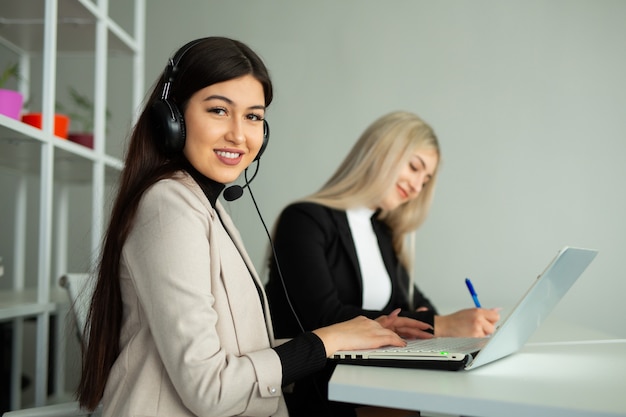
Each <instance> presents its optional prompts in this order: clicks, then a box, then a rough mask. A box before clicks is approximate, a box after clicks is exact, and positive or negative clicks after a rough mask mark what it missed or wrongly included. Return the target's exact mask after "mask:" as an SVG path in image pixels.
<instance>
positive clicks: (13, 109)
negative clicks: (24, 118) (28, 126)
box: [0, 89, 24, 120]
mask: <svg viewBox="0 0 626 417" xmlns="http://www.w3.org/2000/svg"><path fill="white" fill-rule="evenodd" d="M23 103H24V96H23V95H22V93H20V92H19V91H14V90H4V89H0V114H4V115H5V116H8V117H10V118H11V119H15V120H20V113H21V112H22V104H23Z"/></svg>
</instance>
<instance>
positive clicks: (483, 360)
mask: <svg viewBox="0 0 626 417" xmlns="http://www.w3.org/2000/svg"><path fill="white" fill-rule="evenodd" d="M597 254H598V251H596V250H592V249H582V248H572V247H565V248H563V249H561V250H560V251H559V252H558V253H557V255H556V256H555V257H554V259H552V261H551V262H550V263H549V264H548V266H547V267H546V268H545V270H544V271H543V272H542V273H541V274H540V275H539V276H538V277H537V279H536V280H535V281H534V282H533V284H532V285H531V286H530V288H529V289H528V291H527V292H526V294H525V295H524V296H523V297H522V299H521V300H520V301H519V302H518V303H517V305H516V306H515V308H514V309H513V310H512V311H511V313H510V314H509V315H508V316H507V318H506V319H504V320H503V321H501V323H500V324H499V325H498V326H497V328H496V331H495V332H494V333H493V334H492V335H490V336H488V337H484V338H456V337H441V338H432V339H418V340H409V341H407V346H406V347H403V348H397V347H385V348H380V349H372V350H352V351H339V352H336V353H335V354H334V356H333V359H334V360H335V361H337V363H348V364H355V365H373V366H390V367H400V368H423V369H442V370H452V371H456V370H470V369H474V368H477V367H479V366H482V365H485V364H488V363H491V362H493V361H495V360H497V359H500V358H503V357H505V356H508V355H510V354H512V353H514V352H517V351H518V350H519V349H521V347H522V346H523V345H524V344H525V343H526V341H527V340H528V339H529V338H530V336H531V335H532V334H533V333H534V332H535V330H537V328H538V327H539V326H540V325H541V323H542V322H543V321H544V320H545V318H546V317H547V316H548V315H549V314H550V312H551V311H552V309H553V308H554V307H555V306H556V305H557V303H558V302H559V301H560V300H561V298H563V296H564V295H565V293H566V292H567V291H568V290H569V289H570V288H571V286H572V285H573V284H574V282H576V280H577V279H578V277H580V275H581V274H582V273H583V272H584V271H585V269H586V268H587V266H588V265H589V264H590V263H591V261H592V260H593V259H594V258H595V257H596V255H597Z"/></svg>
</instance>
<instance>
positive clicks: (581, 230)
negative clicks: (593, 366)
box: [0, 0, 626, 337]
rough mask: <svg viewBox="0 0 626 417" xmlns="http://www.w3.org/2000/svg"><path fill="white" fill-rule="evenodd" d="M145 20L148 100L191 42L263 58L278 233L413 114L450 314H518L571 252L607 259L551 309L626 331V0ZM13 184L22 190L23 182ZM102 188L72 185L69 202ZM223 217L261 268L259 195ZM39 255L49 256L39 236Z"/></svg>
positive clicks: (400, 5) (82, 245)
mask: <svg viewBox="0 0 626 417" xmlns="http://www.w3.org/2000/svg"><path fill="white" fill-rule="evenodd" d="M146 21H147V33H146V80H147V82H146V84H147V85H146V89H148V88H149V87H150V86H151V85H152V83H153V82H154V80H155V79H156V78H157V76H158V74H159V73H160V71H161V70H162V69H163V67H164V66H165V63H166V60H167V58H168V57H169V56H170V55H171V54H172V53H173V52H174V51H175V50H176V49H177V48H178V47H179V46H181V45H182V44H183V43H185V42H187V41H188V40H191V39H193V38H196V37H202V36H208V35H223V36H229V37H234V38H237V39H240V40H242V41H244V42H246V43H248V44H249V45H250V46H251V47H252V48H253V49H255V50H256V51H257V52H258V53H259V54H260V55H261V56H262V57H263V58H264V60H265V61H266V63H267V65H268V67H269V69H270V71H271V74H272V76H273V80H274V83H275V93H276V94H275V101H274V103H273V104H272V105H271V107H270V109H269V112H268V115H267V117H268V120H269V122H270V124H271V132H272V135H271V141H270V146H269V149H268V151H267V153H266V154H265V155H264V157H263V158H262V161H261V166H260V171H259V175H258V176H257V178H256V179H255V180H254V182H253V185H252V188H253V192H254V195H255V197H256V199H257V202H258V204H259V208H260V210H261V213H262V215H263V218H264V220H265V222H266V224H267V227H268V228H271V227H272V225H273V224H274V221H275V219H276V217H277V216H278V214H279V212H280V210H281V209H282V207H284V206H285V205H286V204H288V203H289V202H290V201H292V200H295V199H297V198H300V197H302V196H304V195H307V194H309V193H311V192H313V191H314V190H316V189H317V188H318V187H320V186H321V185H322V183H323V182H324V181H325V180H326V178H327V177H328V176H329V175H330V174H331V172H332V171H333V170H334V169H335V168H336V166H337V165H338V164H339V162H340V161H341V160H342V158H343V157H344V155H345V154H346V153H347V151H348V149H349V148H350V147H351V146H352V144H353V143H354V142H355V141H356V139H357V137H358V136H359V134H360V133H361V132H362V131H363V130H364V129H365V127H366V126H367V125H368V124H369V123H370V122H372V121H373V120H374V119H375V118H377V117H379V116H381V115H382V114H384V113H387V112H389V111H392V110H397V109H406V110H410V111H413V112H416V113H418V114H419V115H421V116H422V117H423V118H424V119H426V120H427V121H428V122H430V123H431V125H432V126H433V127H434V129H435V130H436V132H437V134H438V136H439V138H440V141H441V145H442V148H443V165H442V169H441V176H440V181H439V184H438V189H437V192H436V196H435V201H434V205H433V208H432V211H431V214H430V216H429V218H428V219H427V221H426V223H425V225H424V226H423V227H422V228H421V229H420V230H419V233H418V236H417V260H418V262H417V266H416V274H417V280H418V284H419V286H420V287H421V288H422V289H423V290H424V291H425V292H426V293H427V294H428V295H429V296H430V297H431V298H432V299H433V300H435V302H436V304H437V306H438V307H439V308H440V310H441V311H442V312H444V313H445V312H451V311H454V310H456V309H460V308H466V307H471V306H472V304H471V299H470V297H469V296H468V294H467V291H466V289H465V287H464V284H463V279H464V278H465V277H466V276H469V277H471V278H472V279H473V281H474V282H475V286H476V288H477V290H478V292H479V295H480V298H481V300H482V302H483V304H484V305H486V306H500V307H503V308H504V309H505V310H504V313H506V312H507V311H509V310H510V308H511V307H512V305H513V304H514V303H515V301H516V300H517V299H518V298H519V297H520V296H521V294H522V293H523V292H524V291H525V290H526V288H527V287H528V286H529V285H530V283H531V282H532V281H533V279H534V278H535V277H536V276H537V274H539V273H540V272H541V271H542V270H543V268H544V266H545V265H546V264H547V263H548V261H549V260H550V259H551V258H552V256H554V254H556V252H557V250H558V249H559V248H561V247H562V246H565V245H571V246H583V247H592V248H596V249H599V250H600V254H599V256H598V257H597V259H596V260H595V261H594V263H593V264H592V265H591V266H590V268H589V269H588V270H587V272H586V273H585V274H584V275H583V277H582V278H581V280H580V281H579V282H578V283H576V285H575V286H574V288H573V289H572V290H571V292H570V293H569V294H568V295H567V296H566V298H565V299H564V300H563V301H562V302H561V304H560V305H559V306H558V307H557V309H556V311H555V312H554V315H555V316H556V317H561V318H564V319H568V320H572V321H573V322H575V323H578V324H580V325H582V326H592V327H594V328H596V329H597V330H598V331H600V332H603V333H606V334H607V335H613V336H619V337H626V325H624V324H623V317H625V316H626V303H624V302H623V301H622V300H623V295H624V294H626V277H625V273H624V267H623V264H624V262H623V259H624V257H625V255H624V252H625V251H626V218H625V215H624V213H625V212H626V195H625V193H624V187H623V182H624V180H625V179H626V164H624V160H625V158H624V156H625V155H626V140H625V139H626V77H624V75H623V74H626V25H624V24H623V22H624V21H626V2H624V1H622V0H550V1H548V0H525V1H521V0H520V1H511V0H504V1H489V0H473V1H471V2H470V1H445V2H431V1H423V0H389V1H385V2H381V1H373V0H372V1H370V0H340V1H338V0H316V1H303V0H264V1H244V0H235V1H227V2H223V1H214V0H180V1H177V2H170V1H157V0H150V1H149V2H148V10H147V19H146ZM113 65H118V63H117V61H116V62H115V63H114V64H113ZM119 65H120V68H121V70H120V73H121V74H124V77H120V79H119V80H114V79H111V80H110V82H113V81H116V82H117V83H123V85H126V84H124V83H126V82H127V75H126V74H127V72H126V68H125V67H124V65H126V64H125V63H120V64H119ZM64 73H65V72H60V73H59V74H64ZM68 73H69V72H68ZM74 75H75V76H76V77H75V78H74ZM74 75H72V77H73V78H72V79H75V80H76V83H83V81H84V84H85V85H89V83H88V80H82V79H81V75H80V74H74ZM122 78H123V79H122ZM63 91H65V90H63ZM118 108H119V109H124V111H125V112H126V111H127V110H126V108H127V107H125V106H124V104H123V103H120V104H119V105H118V104H115V105H114V108H113V109H112V110H113V112H116V111H118ZM112 122H113V123H114V125H112V126H110V127H111V131H110V132H111V138H110V141H112V142H111V143H110V144H109V145H110V146H111V147H112V148H111V149H112V150H113V152H114V154H119V156H121V153H122V149H123V148H124V140H125V133H126V132H125V131H126V128H127V127H128V126H127V122H126V121H125V119H124V118H121V119H120V118H119V117H117V116H114V117H113V118H112ZM0 180H1V181H0V189H1V190H4V191H5V192H6V195H13V188H14V186H15V185H14V181H13V177H11V175H8V176H2V177H1V178H0ZM31 188H32V189H34V190H35V191H34V193H33V195H31V196H29V201H32V202H33V206H32V207H33V210H29V214H28V218H29V219H31V220H32V221H30V220H29V223H28V224H29V225H32V227H30V226H29V235H33V236H36V230H37V227H36V225H37V213H36V210H34V208H35V207H36V204H37V199H38V197H37V193H36V190H37V186H36V184H34V186H33V187H31ZM89 192H90V190H88V189H85V190H81V189H77V190H73V191H72V193H75V194H76V195H75V197H73V198H75V201H76V202H77V204H75V205H73V207H82V204H83V203H82V202H81V201H82V200H81V198H83V197H84V196H88V195H89ZM11 207H12V205H9V204H4V201H3V204H2V211H1V212H2V216H1V218H0V226H1V230H2V231H3V233H2V235H3V236H4V237H3V238H1V239H0V256H3V258H4V264H5V269H7V275H8V274H10V268H11V266H12V265H11V262H12V254H11V253H12V252H11V250H12V249H11V245H12V230H13V226H12V219H13V217H14V213H13V212H12V209H11ZM227 207H228V209H229V211H230V212H231V215H232V216H233V218H234V220H235V221H236V222H237V224H238V225H239V227H240V231H241V233H242V235H243V237H244V240H245V242H246V244H247V247H248V250H249V252H250V255H251V256H252V258H253V260H254V262H255V263H256V266H257V269H259V270H260V271H263V265H264V260H265V255H266V250H267V238H266V236H265V231H264V230H263V226H262V224H261V222H260V220H259V216H258V215H257V213H256V211H255V209H254V206H253V204H252V201H251V199H250V196H249V195H248V194H247V193H246V194H245V195H244V197H242V198H241V199H239V200H237V201H235V202H232V203H228V204H227ZM31 211H32V212H31ZM82 214H84V218H83V219H81V216H82ZM82 214H81V210H79V209H77V210H75V211H74V212H73V213H72V222H73V225H75V227H73V229H72V231H71V233H72V236H71V243H70V244H71V245H72V247H70V248H69V249H70V253H71V257H70V259H69V260H68V265H69V267H70V268H71V269H72V270H74V271H83V270H85V269H86V268H87V266H86V265H85V263H86V260H87V259H89V256H90V253H89V251H88V247H89V244H88V242H89V230H88V224H89V216H90V214H89V213H82ZM31 229H32V230H31ZM27 243H28V246H29V248H28V250H29V251H30V252H32V253H36V250H37V249H36V248H37V242H36V238H29V239H28V242H27ZM32 268H33V266H32V265H27V272H30V273H29V274H28V275H29V276H35V275H36V274H35V272H33V271H30V269H32ZM0 281H2V282H0V287H6V285H8V282H7V281H6V280H0Z"/></svg>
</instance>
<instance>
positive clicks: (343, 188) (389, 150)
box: [303, 111, 441, 268]
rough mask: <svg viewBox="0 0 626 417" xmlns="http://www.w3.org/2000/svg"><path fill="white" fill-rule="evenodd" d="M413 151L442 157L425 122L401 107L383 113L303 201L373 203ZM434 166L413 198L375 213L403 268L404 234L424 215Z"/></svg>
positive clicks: (406, 258) (406, 259) (407, 259)
mask: <svg viewBox="0 0 626 417" xmlns="http://www.w3.org/2000/svg"><path fill="white" fill-rule="evenodd" d="M416 149H428V150H434V151H436V153H437V156H438V157H439V160H441V152H440V148H439V142H438V140H437V137H436V136H435V132H434V131H433V129H432V128H431V127H430V126H429V125H428V124H427V123H426V122H424V121H423V120H422V119H420V118H419V117H418V116H417V115H415V114H413V113H409V112H405V111H396V112H392V113H389V114H387V115H384V116H382V117H380V118H379V119H377V120H376V121H374V122H373V123H372V124H371V125H370V126H369V127H368V128H367V129H366V130H365V131H364V132H363V133H362V134H361V137H360V138H359V140H358V141H357V142H356V143H355V144H354V146H353V147H352V149H351V150H350V152H349V153H348V155H347V156H346V157H345V159H344V160H343V162H342V163H341V164H340V165H339V168H337V171H335V173H334V174H333V175H332V176H331V177H330V179H329V180H328V181H327V182H326V184H324V186H322V188H321V189H320V190H319V191H317V192H316V193H314V194H311V195H310V196H308V197H305V198H304V199H303V200H304V201H311V202H315V203H318V204H321V205H324V206H328V207H332V208H335V209H339V210H347V209H350V208H354V207H375V206H377V205H378V204H379V203H380V199H381V196H382V195H385V194H387V192H388V191H389V189H390V188H391V187H393V186H394V182H395V181H396V179H397V178H398V175H399V174H400V171H401V170H402V169H403V167H404V166H406V164H408V163H409V160H410V158H411V157H412V155H413V154H414V153H415V150H416ZM438 167H439V164H437V168H436V169H435V170H434V172H433V176H432V178H431V180H430V181H428V182H427V183H426V184H425V186H424V187H423V189H422V191H421V192H420V193H419V195H418V197H417V198H416V199H414V200H411V201H409V202H407V203H406V204H402V205H400V206H398V207H397V208H395V209H393V210H390V211H381V212H380V214H379V219H380V220H382V221H384V222H385V223H386V224H387V225H388V226H389V227H390V229H391V231H392V236H393V246H394V249H395V251H396V253H397V254H398V257H399V259H400V261H401V262H402V264H403V265H404V266H405V267H406V268H409V267H410V263H411V259H412V257H413V254H408V253H406V252H407V250H406V249H405V238H406V237H407V235H408V234H409V233H411V232H413V231H415V230H416V229H417V228H418V227H419V226H420V225H421V224H422V223H423V222H424V220H425V219H426V216H427V214H428V211H429V209H430V205H431V202H432V199H433V193H434V189H435V184H436V182H437V181H436V180H437V172H438Z"/></svg>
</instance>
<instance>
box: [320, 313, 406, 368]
mask: <svg viewBox="0 0 626 417" xmlns="http://www.w3.org/2000/svg"><path fill="white" fill-rule="evenodd" d="M313 333H315V334H316V335H317V336H318V337H319V338H320V339H322V342H323V343H324V347H325V348H326V357H327V358H330V357H331V356H332V355H333V354H334V353H335V352H337V351H338V350H351V349H374V348H378V347H381V346H400V347H401V346H405V345H406V342H405V341H404V340H403V339H402V338H401V337H400V336H398V335H397V334H396V333H395V332H394V331H392V330H389V329H385V328H384V327H382V326H381V325H380V324H379V323H378V322H376V321H375V320H371V319H368V318H367V317H364V316H359V317H355V318H353V319H351V320H348V321H344V322H341V323H337V324H333V325H331V326H327V327H322V328H319V329H317V330H313Z"/></svg>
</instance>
